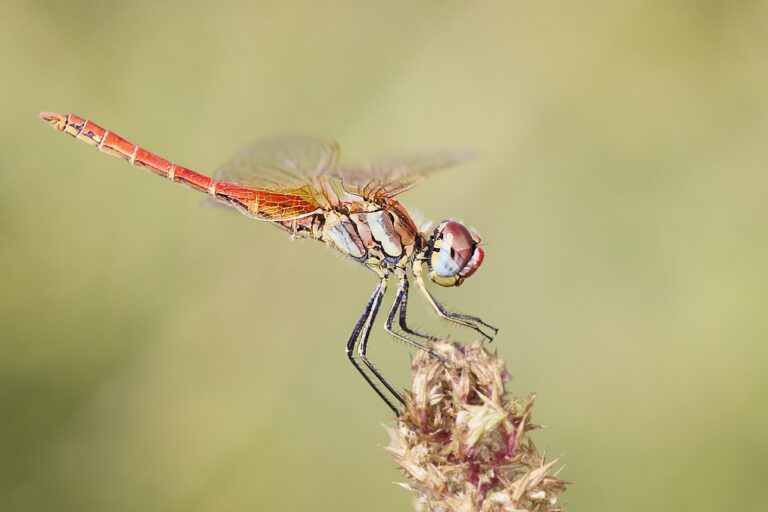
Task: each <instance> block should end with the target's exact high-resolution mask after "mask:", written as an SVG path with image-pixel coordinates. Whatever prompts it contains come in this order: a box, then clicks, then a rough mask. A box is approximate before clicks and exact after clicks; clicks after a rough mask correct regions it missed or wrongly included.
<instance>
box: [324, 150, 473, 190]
mask: <svg viewBox="0 0 768 512" xmlns="http://www.w3.org/2000/svg"><path fill="white" fill-rule="evenodd" d="M473 156H474V153H473V152H472V151H470V150H453V151H438V152H433V153H424V154H420V155H414V156H410V157H405V158H393V159H386V160H381V161H378V162H373V163H368V164H360V165H342V166H339V167H338V168H337V169H336V171H335V172H334V173H333V174H334V176H336V177H338V178H339V179H340V180H341V182H342V186H343V188H344V190H346V191H347V192H349V193H350V194H354V195H357V196H360V197H362V198H364V199H366V200H373V199H380V198H387V197H394V196H396V195H397V194H400V193H402V192H405V191H406V190H408V189H410V188H412V187H413V186H415V185H417V184H418V183H420V182H422V181H424V180H425V179H427V178H428V177H429V176H430V175H431V174H432V173H433V172H435V171H440V170H442V169H447V168H449V167H453V166H455V165H459V164H461V163H463V162H466V161H468V160H470V159H472V157H473Z"/></svg>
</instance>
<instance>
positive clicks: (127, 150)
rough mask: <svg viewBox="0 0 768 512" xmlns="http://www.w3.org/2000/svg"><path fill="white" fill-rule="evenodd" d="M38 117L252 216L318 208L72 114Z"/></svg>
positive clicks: (281, 216) (276, 216) (278, 216)
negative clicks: (184, 162)
mask: <svg viewBox="0 0 768 512" xmlns="http://www.w3.org/2000/svg"><path fill="white" fill-rule="evenodd" d="M40 118H41V119H43V120H44V121H47V122H48V123H50V124H51V126H53V127H54V128H56V129H57V130H59V131H62V132H65V133H68V134H69V135H71V136H73V137H74V138H76V139H78V140H81V141H83V142H85V143H87V144H90V145H91V146H96V147H98V148H99V151H102V152H104V153H108V154H110V155H114V156H117V157H120V158H122V159H123V160H127V161H128V162H129V163H131V164H132V165H135V166H136V167H141V168H144V169H147V170H149V171H151V172H152V173H154V174H158V175H160V176H163V177H164V178H168V179H169V180H171V181H173V182H175V183H181V184H182V185H187V186H188V187H191V188H193V189H195V190H198V191H200V192H206V193H208V194H210V195H211V196H213V197H215V198H216V199H218V200H220V201H223V202H226V203H228V204H230V205H232V206H234V207H236V208H238V209H239V210H241V211H242V212H243V213H245V214H247V215H250V216H252V217H256V218H259V219H262V220H287V219H294V218H299V217H303V216H306V215H309V214H311V213H314V212H316V211H317V210H318V204H317V203H316V202H314V201H312V200H311V198H309V197H306V196H305V195H303V194H301V193H300V191H291V192H289V191H286V193H282V192H278V191H270V190H260V189H255V188H251V187H244V186H241V185H238V184H236V183H224V182H221V181H216V180H214V179H213V178H211V177H209V176H205V175H203V174H200V173H197V172H195V171H193V170H191V169H187V168H186V167H182V166H181V165H177V164H174V163H172V162H169V161H168V160H166V159H164V158H161V157H159V156H157V155H156V154H154V153H152V152H150V151H147V150H146V149H144V148H142V147H140V146H138V145H136V144H134V143H132V142H130V141H128V140H126V139H124V138H122V137H120V136H119V135H117V134H116V133H114V132H111V131H109V130H106V129H104V128H102V127H101V126H99V125H97V124H95V123H93V122H91V121H89V120H87V119H83V118H81V117H78V116H76V115H74V114H55V113H52V112H42V113H40Z"/></svg>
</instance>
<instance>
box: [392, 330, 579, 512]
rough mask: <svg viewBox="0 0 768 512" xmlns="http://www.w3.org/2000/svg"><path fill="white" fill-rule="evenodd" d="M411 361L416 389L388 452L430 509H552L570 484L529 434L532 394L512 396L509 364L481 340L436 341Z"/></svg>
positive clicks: (442, 511)
mask: <svg viewBox="0 0 768 512" xmlns="http://www.w3.org/2000/svg"><path fill="white" fill-rule="evenodd" d="M433 350H434V351H435V352H437V353H439V354H441V355H442V356H443V357H445V359H446V360H447V363H443V362H440V361H438V360H436V358H434V357H431V356H430V355H429V354H427V353H426V352H423V351H422V352H419V353H418V354H417V355H416V356H415V357H414V359H413V363H412V372H413V385H412V390H411V391H410V392H408V393H406V397H405V400H406V405H405V408H404V411H403V413H402V415H401V416H400V418H399V419H398V423H397V426H396V427H395V428H390V429H388V430H389V434H390V437H391V441H390V444H389V446H388V447H387V450H388V451H390V452H391V453H392V454H393V455H394V458H395V460H396V461H397V463H398V464H399V466H400V468H401V469H402V471H403V472H404V474H405V475H406V476H407V477H408V479H409V480H410V482H409V483H407V484H401V485H402V486H403V487H405V488H407V489H410V490H411V491H412V492H413V493H414V495H415V496H416V499H415V502H416V508H417V509H418V510H423V511H429V512H453V511H456V512H474V511H478V512H511V511H537V512H545V511H546V512H554V511H558V510H561V508H560V507H559V506H557V496H558V494H560V493H561V492H562V491H564V490H565V482H564V481H563V480H561V479H559V478H558V476H557V475H558V472H559V470H554V471H553V469H554V465H555V464H556V463H557V461H556V460H553V461H551V462H548V463H547V462H545V461H544V455H543V454H541V453H539V451H538V450H537V449H536V447H535V446H534V445H533V442H532V441H531V440H530V438H529V436H528V434H529V432H530V431H531V430H533V429H535V428H537V425H534V424H532V423H531V422H530V420H531V408H532V407H533V401H534V398H535V397H534V396H529V397H527V398H518V397H516V396H513V395H510V394H507V393H506V391H505V389H504V385H505V383H506V382H507V380H508V379H509V374H508V373H507V370H506V368H505V367H504V362H503V361H502V360H501V359H499V358H498V357H497V356H496V355H495V354H494V355H492V354H490V353H489V352H488V351H486V350H485V348H484V347H483V345H482V343H480V342H476V343H474V344H472V345H469V346H462V345H459V344H451V343H445V342H438V343H436V344H434V345H433Z"/></svg>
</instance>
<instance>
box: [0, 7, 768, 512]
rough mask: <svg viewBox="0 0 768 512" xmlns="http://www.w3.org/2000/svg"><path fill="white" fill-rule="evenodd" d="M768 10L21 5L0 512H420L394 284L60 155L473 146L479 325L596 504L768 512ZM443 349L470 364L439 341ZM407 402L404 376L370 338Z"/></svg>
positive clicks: (455, 203)
mask: <svg viewBox="0 0 768 512" xmlns="http://www.w3.org/2000/svg"><path fill="white" fill-rule="evenodd" d="M767 22H768V5H766V3H765V2H758V1H740V2H716V1H701V0H697V1H694V0H691V1H679V2H663V1H660V0H657V1H650V0H648V1H646V0H636V1H620V2H598V1H587V2H566V1H555V2H520V1H509V0H507V1H498V2H496V1H482V2H460V1H454V0H449V1H446V0H440V1H437V0H431V1H418V2H412V1H411V2H407V1H388V2H352V1H347V2H311V1H304V2H294V1H287V2H268V3H266V2H250V1H240V2H219V3H212V2H196V1H193V2H189V1H187V2H181V1H177V2H151V1H134V2H113V1H105V0H99V1H95V0H81V1H79V2H70V1H42V0H18V1H16V0H2V2H0V47H1V48H2V54H1V55H2V64H3V79H2V80H1V81H0V93H1V94H0V98H2V99H1V100H0V101H2V112H3V119H4V122H3V123H2V124H1V125H0V138H1V140H2V143H1V144H0V185H1V186H0V196H1V198H0V236H1V239H0V240H2V243H1V245H0V268H2V294H1V295H0V300H1V301H2V303H1V307H0V323H1V326H2V331H1V332H2V334H1V336H2V343H0V418H1V419H0V510H2V511H4V512H5V511H14V512H15V511H48V510H57V511H137V510H141V511H169V510H184V511H214V510H216V511H220V510H285V511H304V510H317V511H324V510H329V511H330V510H333V511H341V510H365V511H395V510H397V511H401V510H402V511H405V510H410V507H411V505H410V496H409V494H408V493H407V492H406V491H404V490H402V489H400V488H399V487H397V486H395V485H393V484H392V483H391V482H393V481H400V480H401V477H400V476H399V475H398V473H397V472H396V471H395V469H394V464H393V463H392V462H391V460H390V459H389V458H388V456H387V454H385V453H384V451H383V450H382V449H381V445H383V444H384V443H386V435H385V433H384V430H383V428H382V426H381V424H382V423H383V422H387V421H389V414H388V411H387V409H386V408H385V407H384V406H383V404H381V403H380V402H379V401H378V400H377V399H376V397H375V396H374V395H373V393H372V392H371V391H370V390H369V389H368V388H367V387H366V386H365V384H364V383H363V382H362V380H361V379H360V378H359V376H358V375H357V374H356V373H355V372H354V370H353V368H352V367H351V366H350V365H349V363H348V362H347V360H346V357H345V356H344V350H343V349H344V344H345V342H346V338H347V336H348V334H349V332H350V330H351V329H352V326H353V325H354V322H355V321H356V319H357V316H358V315H359V314H360V311H361V309H362V307H363V305H364V303H365V301H366V300H367V298H368V296H369V295H370V293H371V291H372V290H373V287H374V286H375V281H374V279H373V277H372V275H370V274H369V273H368V272H365V271H364V270H363V269H361V268H358V267H357V266H355V265H353V264H350V263H347V262H344V261H343V260H341V259H340V258H338V257H336V256H335V255H334V254H333V253H332V252H330V251H328V250H326V249H325V248H324V247H323V246H321V245H320V244H317V243H313V242H295V243H292V242H290V241H289V239H288V237H287V236H285V234H284V233H282V232H280V231H278V230H277V229H274V228H272V227H270V226H267V225H262V224H260V223H259V222H256V221H252V220H249V219H247V218H245V217H242V216H239V215H236V214H228V213H227V212H225V211H220V210H219V209H211V208H202V207H200V206H199V202H200V200H201V197H200V196H199V195H196V194H194V193H193V192H191V191H188V190H186V189H184V188H181V187H173V186H171V185H170V184H168V183H164V182H162V181H161V180H159V179H158V178H156V177H152V176H150V175H148V174H147V173H142V172H139V171H137V170H135V169H131V168H130V167H129V166H127V165H126V164H125V163H124V162H121V161H119V160H117V159H114V158H109V157H107V156H104V155H99V154H97V152H96V151H94V150H93V149H89V148H88V147H86V146H85V145H83V144H80V143H76V142H74V141H73V140H71V139H70V138H68V137H65V136H63V135H60V134H57V133H55V132H54V131H53V130H51V129H50V128H48V127H47V126H45V125H44V124H43V123H42V122H41V121H39V120H38V119H37V117H36V114H37V112H38V111H40V110H53V111H63V112H74V113H78V114H80V115H83V116H87V117H89V118H91V119H93V120H94V121H95V122H97V123H99V124H101V125H102V126H105V127H107V128H110V129H113V130H115V131H117V132H118V133H120V134H121V135H123V136H125V137H128V138H129V139H131V140H133V141H135V142H137V143H140V144H142V145H144V146H146V147H148V148H149V149H151V150H153V151H156V152H157V153H159V154H161V155H163V156H165V157H167V158H169V159H172V160H174V161H176V162H178V163H180V164H183V165H186V166H189V167H192V168H194V169H198V170H201V171H204V172H209V171H211V170H212V169H214V168H215V167H216V166H217V165H218V164H219V163H221V162H223V161H225V160H226V159H228V157H229V156H230V154H231V153H232V152H234V151H235V149H236V148H237V147H238V146H240V145H242V144H244V143H247V142H249V141H250V140H253V139H256V138H259V137H264V136H269V135H274V134H282V133H309V134H319V135H327V136H332V137H335V138H337V139H338V140H339V141H340V143H341V146H342V148H343V151H344V152H345V154H346V155H348V156H351V157H356V158H360V157H365V156H368V155H378V154H391V153H393V152H394V153H397V152H408V151H412V150H417V151H418V150H420V149H424V148H434V147H443V146H447V147H454V146H458V147H463V146H469V147H473V148H475V149H477V150H478V152H479V154H480V156H479V158H478V159H477V160H476V161H474V162H473V163H471V164H470V165H468V166H466V168H464V169H457V170H452V171H450V172H445V173H442V174H440V175H439V176H435V177H434V178H433V179H432V180H430V181H429V182H427V183H425V184H423V185H421V186H419V187H417V188H416V189H414V190H413V191H411V192H409V193H407V194H406V195H404V196H403V201H404V203H405V204H406V205H407V206H409V207H411V208H415V209H418V210H421V211H423V212H424V214H425V215H426V217H428V218H431V219H435V220H438V221H439V220H441V219H444V218H447V217H454V218H459V219H464V220H465V221H467V222H468V223H469V224H470V225H472V226H475V227H476V228H477V229H478V230H479V231H480V232H481V233H482V235H483V236H484V239H485V240H486V241H487V242H488V243H487V257H486V262H485V264H484V266H483V268H482V269H481V271H480V272H478V273H477V274H476V276H475V277H473V278H472V279H471V280H470V281H469V282H467V284H466V285H465V286H463V287H461V288H460V289H457V290H438V291H437V293H438V294H439V296H440V297H442V298H443V299H445V300H446V302H447V303H448V304H449V305H451V306H452V307H454V308H456V309H457V310H461V311H466V312H474V313H479V314H482V316H483V317H484V318H485V319H487V320H488V321H490V322H492V323H495V324H497V325H498V326H499V327H500V328H501V333H500V335H499V337H498V338H497V343H496V344H495V347H496V348H497V349H498V350H499V352H500V354H501V355H502V356H503V357H504V358H505V359H507V361H508V363H509V366H510V369H511V371H512V373H513V374H514V380H513V382H512V385H511V388H512V390H513V391H514V392H516V393H519V394H527V393H529V392H533V391H535V392H537V393H538V395H539V399H538V402H537V408H536V413H535V418H534V419H535V420H536V421H537V422H539V423H544V424H547V425H549V426H550V427H551V428H550V429H549V430H547V431H544V432H541V433H539V434H538V436H537V437H536V439H537V441H538V444H539V445H540V446H542V447H544V446H546V447H547V448H548V453H549V454H550V455H551V456H562V460H563V462H564V463H565V464H566V465H567V467H566V469H565V472H564V476H565V478H566V479H568V480H570V481H572V482H574V483H573V485H572V487H571V489H570V490H569V492H568V493H567V494H566V496H565V500H566V501H567V502H568V503H569V510H571V511H574V512H576V511H596V510H597V511H599V510H606V511H607V510H622V511H635V510H636V511H645V510H681V509H682V510H726V509H727V510H736V509H738V510H742V511H753V510H754V511H757V510H765V506H766V505H765V503H766V500H768V485H766V481H767V480H768V439H767V438H766V432H768V414H766V412H765V399H766V396H768V374H767V373H766V355H768V344H766V338H767V336H766V335H768V315H766V309H767V308H768V267H767V266H766V256H767V255H768V233H767V231H766V228H768V222H767V221H766V219H768V202H767V201H766V191H767V190H768V177H767V176H768V175H767V174H766V169H768V149H766V142H765V137H766V133H768V80H767V79H768V55H766V52H767V51H768V35H767V34H768V32H767V31H766V23H767ZM412 303H413V305H412V308H411V310H412V312H413V315H414V317H415V318H416V319H417V320H416V323H417V324H420V325H421V326H422V327H424V328H427V329H430V330H432V331H435V332H452V333H454V334H455V335H456V336H457V338H459V339H462V340H465V341H467V340H469V339H471V338H472V333H471V332H468V331H464V330H461V329H458V330H455V329H451V328H449V326H447V325H445V324H441V323H439V322H436V321H434V320H433V319H432V317H431V315H430V314H429V312H428V311H427V310H426V307H425V306H423V303H421V301H420V300H419V299H417V298H415V297H414V300H413V301H412ZM371 353H372V357H373V358H374V360H375V361H377V362H378V363H379V364H380V367H381V368H382V369H384V370H385V371H386V372H387V373H388V374H389V375H390V376H391V377H392V378H393V379H394V380H396V381H397V382H398V383H400V385H405V384H406V383H407V368H408V357H409V354H408V350H407V349H406V348H404V347H402V346H399V345H397V344H395V343H393V342H392V341H390V339H388V337H387V336H386V335H385V334H384V333H383V331H381V330H377V331H376V333H375V337H374V338H373V340H372V350H371Z"/></svg>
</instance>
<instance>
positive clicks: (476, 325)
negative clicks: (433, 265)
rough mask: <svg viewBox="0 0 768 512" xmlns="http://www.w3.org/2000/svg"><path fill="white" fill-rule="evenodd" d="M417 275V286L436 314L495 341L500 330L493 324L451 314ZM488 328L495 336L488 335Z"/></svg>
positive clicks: (469, 316) (468, 316) (471, 317)
mask: <svg viewBox="0 0 768 512" xmlns="http://www.w3.org/2000/svg"><path fill="white" fill-rule="evenodd" d="M414 274H415V277H414V278H415V279H416V284H417V285H418V286H419V290H420V291H421V293H423V294H424V297H426V299H427V302H429V305H430V306H432V309H434V310H435V313H437V315H438V316H440V317H442V318H445V319H446V320H450V321H451V322H454V323H457V324H459V325H463V326H465V327H469V328H470V329H474V330H475V331H477V332H478V333H480V334H481V335H482V336H484V337H485V338H487V339H488V341H493V337H494V336H495V335H496V333H497V332H499V330H498V329H497V328H496V327H494V326H492V325H491V324H488V323H486V322H484V321H483V320H481V319H480V318H478V317H476V316H471V315H462V314H460V313H451V312H450V311H448V310H447V309H445V308H444V307H443V305H442V304H440V303H439V302H438V301H437V299H435V298H434V297H433V296H432V294H431V293H429V290H427V287H426V286H425V285H424V279H423V278H422V277H421V275H420V273H419V274H416V272H414ZM481 326H483V327H486V328H488V329H490V330H492V331H493V335H490V334H488V333H486V332H485V331H484V330H483V329H482V328H481Z"/></svg>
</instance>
